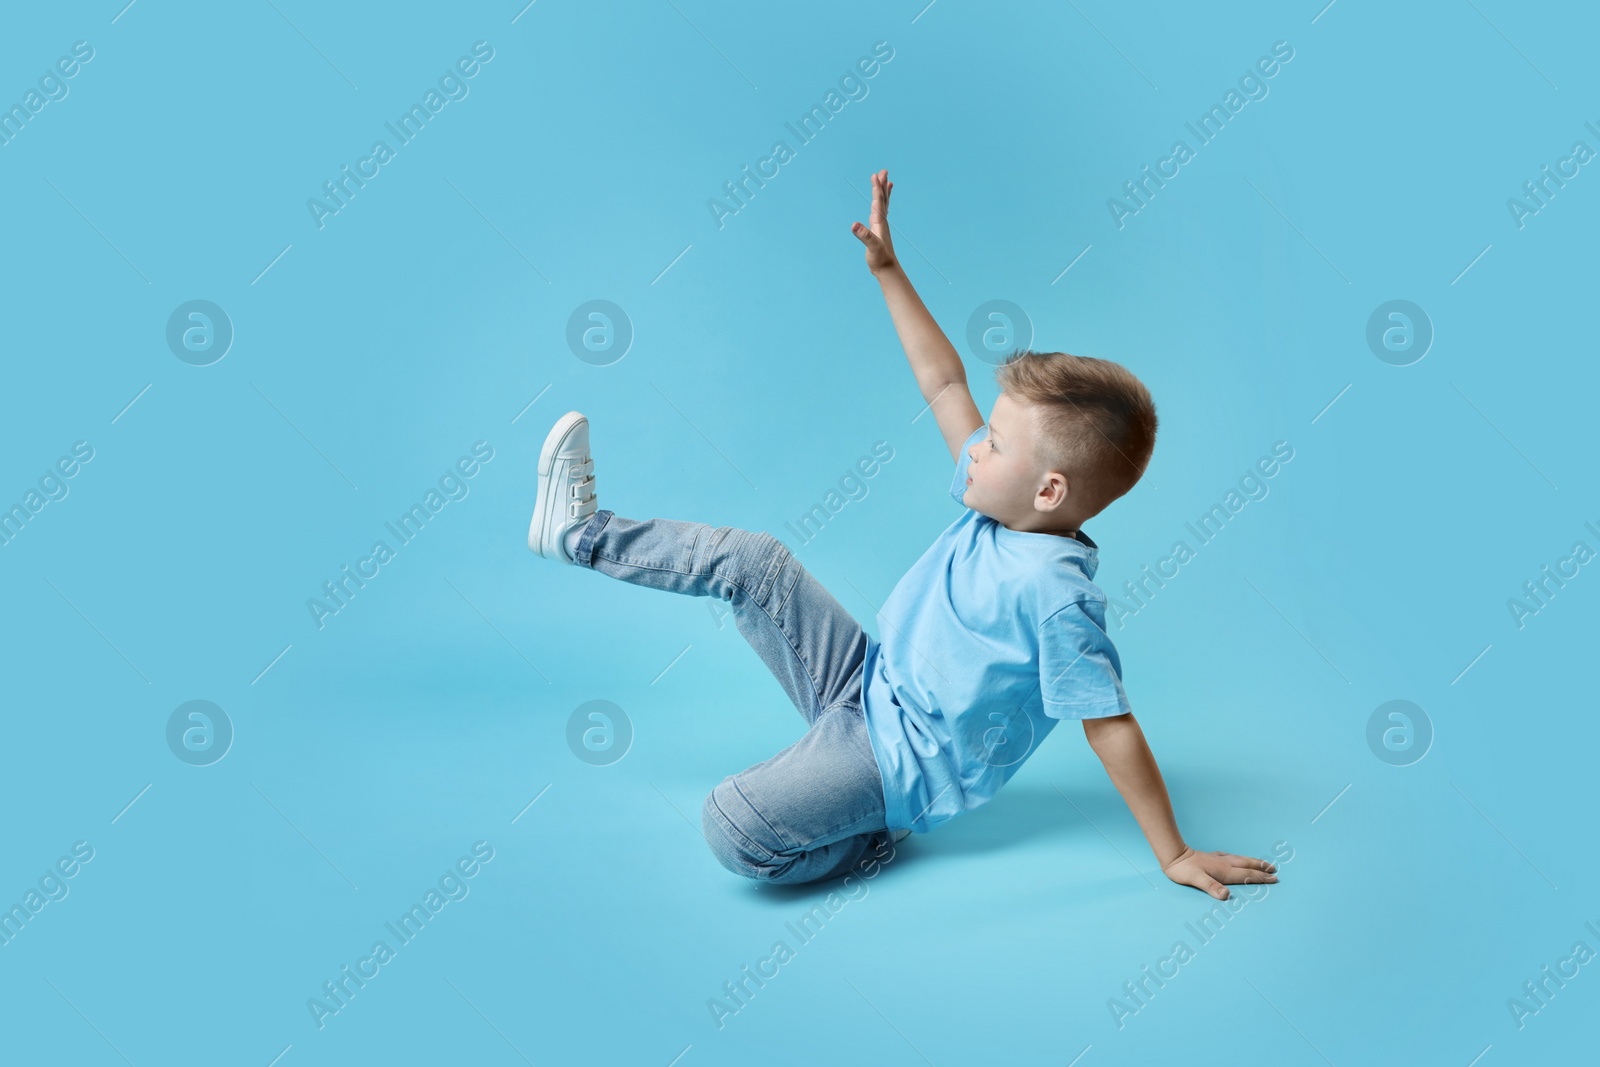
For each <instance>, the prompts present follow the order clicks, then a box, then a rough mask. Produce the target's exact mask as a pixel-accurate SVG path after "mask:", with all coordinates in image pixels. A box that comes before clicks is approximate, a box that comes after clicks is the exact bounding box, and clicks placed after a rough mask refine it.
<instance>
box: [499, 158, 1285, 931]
mask: <svg viewBox="0 0 1600 1067" xmlns="http://www.w3.org/2000/svg"><path fill="white" fill-rule="evenodd" d="M893 187H894V186H893V183H892V182H890V181H889V180H888V171H887V170H883V171H879V172H878V173H877V174H875V175H873V177H872V214H871V225H870V226H862V225H861V224H860V223H859V222H858V223H855V224H853V226H852V227H851V232H853V233H854V234H855V235H856V237H857V238H858V239H860V241H861V242H862V244H863V245H865V246H866V260H867V266H868V268H869V269H870V270H871V271H872V273H873V275H874V276H875V277H876V278H877V279H878V282H879V284H880V285H881V286H882V288H883V294H884V299H885V301H886V302H887V304H888V307H889V312H890V315H891V317H892V319H893V321H894V326H895V330H896V332H897V333H898V334H899V337H900V343H901V345H902V346H903V347H904V349H905V352H906V357H907V359H908V360H909V361H910V363H911V369H912V372H913V374H914V375H915V377H916V379H917V385H918V386H919V388H920V389H921V391H922V396H923V399H925V400H927V401H928V404H929V406H930V407H931V408H932V410H933V413H934V417H935V419H936V421H937V422H938V425H939V430H940V432H941V433H942V434H943V436H944V439H945V443H946V444H947V445H948V446H949V448H950V452H951V455H952V456H953V457H954V458H955V460H956V473H955V479H954V482H953V484H952V485H951V488H950V491H951V495H952V496H954V497H955V498H956V499H957V500H959V501H960V502H962V503H963V504H965V505H966V508H965V510H964V511H963V514H962V515H961V517H960V518H958V519H956V520H955V522H953V523H952V524H951V525H950V526H949V527H948V528H947V529H946V530H945V531H944V533H943V534H941V535H940V536H939V538H938V539H937V540H936V541H935V542H934V543H933V545H932V546H931V547H930V548H929V549H928V550H927V552H925V553H924V554H923V556H922V558H921V559H919V560H918V561H917V562H916V563H915V564H914V565H913V566H912V568H911V570H910V571H909V572H907V573H906V575H905V576H904V577H903V578H902V579H901V580H900V582H899V584H898V585H896V586H895V589H894V591H893V592H892V593H891V594H890V596H889V599H888V600H887V601H886V602H885V603H884V606H883V609H882V610H881V611H880V612H879V613H878V616H877V618H878V623H879V632H880V634H881V642H882V643H881V644H880V642H879V641H878V640H875V639H873V638H872V636H871V635H869V634H868V633H866V631H865V630H863V629H862V627H861V625H860V623H858V622H856V620H855V619H854V618H852V617H851V616H850V614H849V613H848V612H847V611H845V609H844V608H843V607H842V606H841V605H840V604H839V602H838V601H836V600H835V599H834V598H833V597H832V595H830V594H829V593H828V591H827V590H826V589H824V588H823V587H822V585H821V584H820V583H819V582H817V580H816V579H815V578H813V577H812V576H811V575H810V573H809V572H807V571H806V570H805V568H803V567H802V566H801V565H800V564H799V562H798V561H796V560H795V559H794V557H793V556H792V555H791V554H790V553H789V551H788V550H787V549H786V548H785V547H784V545H783V544H782V543H781V542H779V541H778V540H777V539H776V538H775V537H773V536H772V535H770V534H767V533H752V532H750V531H747V530H738V529H733V528H730V527H726V526H724V527H712V526H708V525H706V524H703V523H691V522H680V521H676V520H671V519H650V520H646V521H642V522H639V521H634V520H631V519H624V518H620V517H618V516H617V515H615V514H614V513H613V512H610V511H606V510H603V509H600V508H599V507H598V505H597V496H596V493H595V488H594V486H595V479H594V460H593V458H592V456H591V455H590V450H589V432H588V420H587V419H585V418H584V416H582V415H581V414H579V413H578V412H575V411H574V412H569V413H567V414H566V415H564V416H562V418H561V419H560V420H559V421H558V422H557V423H556V425H555V427H554V428H553V429H552V430H551V431H550V434H549V436H548V437H547V438H546V440H545V444H544V448H543V450H542V451H541V453H540V456H539V487H538V494H537V497H536V500H535V505H534V516H533V522H532V524H531V525H530V527H529V531H528V546H529V547H530V548H532V549H533V550H534V551H535V552H537V553H539V554H540V555H542V556H545V557H548V558H551V559H556V560H559V561H561V562H565V563H577V564H579V565H581V566H586V567H590V568H592V569H594V570H597V571H601V572H603V573H605V574H609V575H611V576H612V577H614V578H620V579H622V580H623V581H627V582H632V583H633V584H636V585H643V586H647V587H650V588H655V589H666V590H671V591H673V592H678V593H685V594H688V595H690V596H715V597H719V598H720V599H723V600H726V601H728V602H729V604H730V606H731V609H732V612H733V616H734V620H735V623H736V624H737V626H738V629H739V632H740V633H741V634H743V635H744V637H745V639H746V640H747V641H749V643H750V645H751V646H752V647H753V648H754V649H755V650H756V652H757V653H758V654H759V655H760V656H761V658H762V659H763V660H764V661H765V662H766V664H767V666H768V668H769V669H771V671H772V673H773V675H774V676H775V677H776V678H777V679H778V682H779V683H780V684H781V685H782V686H783V688H784V689H785V691H786V692H787V693H788V695H789V697H790V699H791V700H792V701H793V702H794V704H795V707H796V708H797V709H798V710H799V711H800V714H801V715H802V716H803V717H804V718H805V720H806V722H807V724H808V725H809V729H808V730H807V732H806V734H805V735H804V736H803V737H802V738H801V739H800V740H799V741H796V742H795V743H794V744H793V745H790V746H789V747H788V748H786V749H784V750H783V751H782V752H780V753H778V754H777V755H776V756H773V757H772V758H771V759H769V760H766V761H764V762H762V763H758V764H755V765H754V766H752V767H749V768H747V769H746V770H744V771H741V772H740V773H738V774H735V775H730V776H728V777H727V778H724V779H723V780H722V782H721V783H719V784H718V785H717V787H716V788H715V789H713V790H712V791H711V793H710V795H709V796H707V797H706V800H705V803H704V805H703V806H702V809H701V825H702V829H703V831H704V833H705V836H706V841H707V843H708V844H709V845H710V846H711V849H712V852H713V853H714V854H715V855H716V857H717V859H718V860H719V861H720V862H721V863H722V864H723V866H725V867H727V868H728V869H729V870H731V871H734V872H735V873H738V874H743V875H745V876H747V877H750V878H754V879H759V880H762V881H768V882H778V883H800V882H813V881H819V880H822V879H825V878H831V877H834V876H835V875H839V874H843V873H845V872H846V871H848V870H849V869H850V868H851V867H852V866H854V865H856V864H857V861H858V860H859V861H861V866H862V867H863V869H865V868H866V867H867V866H868V865H870V864H871V863H872V862H873V860H871V859H862V857H863V856H864V855H865V853H866V852H867V851H868V850H869V849H870V850H873V851H874V852H875V854H877V855H878V856H880V857H881V856H882V851H881V850H882V849H883V848H885V847H888V846H890V842H892V841H899V840H901V839H903V838H904V837H905V836H906V835H907V834H909V833H911V832H913V831H916V832H920V833H926V832H927V831H929V830H931V829H933V828H934V827H935V826H938V825H939V824H941V823H944V822H947V821H949V820H950V819H953V818H955V817H956V816H958V815H960V814H962V813H963V812H966V811H970V810H972V809H973V808H976V807H978V806H980V805H982V804H984V803H986V802H987V801H988V800H989V799H990V798H991V797H993V796H994V794H995V793H996V792H997V791H998V790H999V789H1000V787H1001V786H1003V785H1004V784H1005V783H1006V781H1008V780H1009V779H1010V778H1011V776H1012V775H1013V774H1014V773H1015V772H1016V769H1017V768H1018V767H1019V766H1021V764H1022V762H1023V760H1024V759H1026V758H1027V756H1029V755H1031V754H1032V752H1033V751H1034V750H1035V749H1036V748H1037V742H1039V741H1042V740H1043V738H1044V736H1045V735H1046V734H1047V733H1049V731H1050V730H1051V729H1052V728H1053V727H1054V725H1055V723H1056V721H1058V720H1060V719H1080V720H1082V722H1083V728H1084V734H1085V735H1086V737H1087V738H1088V741H1089V744H1090V746H1091V747H1092V748H1093V749H1094V751H1095V753H1096V755H1098V756H1099V757H1100V760H1101V762H1102V763H1103V764H1104V765H1105V768H1106V771H1107V773H1108V774H1109V775H1110V777H1111V780H1112V782H1113V784H1115V786H1116V787H1117V790H1118V791H1119V792H1120V793H1121V794H1122V797H1123V799H1124V800H1125V801H1126V802H1127V804H1128V807H1129V809H1130V810H1131V811H1132V813H1133V815H1134V817H1135V818H1136V819H1137V820H1138V822H1139V826H1140V828H1141V829H1142V830H1143V831H1144V834H1145V837H1146V838H1147V839H1148V840H1149V842H1150V847H1151V849H1152V850H1153V851H1154V852H1155V855H1156V858H1157V860H1158V861H1159V862H1160V864H1161V869H1162V870H1163V871H1164V872H1165V873H1166V875H1167V877H1168V878H1170V879H1171V880H1172V881H1174V882H1177V883H1179V884H1181V885H1189V886H1194V887H1195V888H1198V889H1202V890H1204V891H1206V892H1207V893H1209V894H1211V895H1212V896H1214V897H1216V898H1217V899H1219V900H1226V899H1228V890H1227V888H1226V884H1238V883H1247V882H1276V881H1277V880H1278V879H1277V874H1276V870H1277V868H1276V867H1275V866H1274V865H1273V864H1271V863H1268V862H1267V861H1265V860H1260V859H1255V858H1253V857H1248V856H1237V855H1234V854H1232V853H1227V852H1196V851H1195V850H1193V849H1192V848H1189V847H1188V846H1187V845H1186V844H1185V843H1184V841H1183V838H1182V836H1181V835H1180V834H1179V833H1178V827H1177V824H1176V822H1175V821H1174V819H1173V815H1172V808H1171V804H1170V802H1169V801H1168V798H1167V792H1166V787H1165V785H1164V784H1163V782H1162V780H1161V772H1160V771H1159V770H1158V769H1157V767H1156V763H1155V760H1154V758H1153V757H1152V756H1151V754H1150V749H1149V747H1148V746H1147V745H1146V744H1145V740H1144V734H1143V733H1142V731H1141V730H1140V729H1139V724H1138V723H1137V722H1136V721H1135V720H1134V717H1133V712H1132V709H1131V708H1130V707H1129V705H1128V698H1127V696H1126V694H1125V693H1124V692H1123V690H1122V677H1121V675H1122V667H1121V662H1120V660H1119V658H1118V656H1117V651H1116V649H1115V648H1114V647H1113V646H1112V643H1111V640H1110V638H1109V637H1108V636H1107V635H1106V632H1105V595H1104V594H1103V593H1102V592H1101V591H1100V590H1099V588H1098V587H1097V586H1095V585H1094V583H1093V578H1094V574H1095V570H1096V568H1097V566H1098V546H1097V545H1096V544H1095V543H1094V541H1093V540H1091V539H1090V538H1089V536H1088V535H1087V534H1085V533H1084V532H1083V531H1082V530H1081V529H1080V526H1081V525H1082V523H1083V522H1084V521H1086V520H1088V519H1089V518H1092V517H1093V516H1094V515H1096V514H1098V513H1099V512H1100V511H1101V510H1102V509H1104V508H1105V506H1106V505H1107V504H1109V503H1110V502H1111V501H1113V500H1115V499H1116V498H1117V497H1119V496H1121V495H1123V494H1124V493H1126V492H1127V491H1128V490H1129V489H1131V488H1132V487H1133V485H1134V483H1135V482H1137V481H1138V480H1139V478H1140V477H1141V476H1142V475H1143V474H1144V470H1145V467H1146V465H1147V464H1148V463H1149V459H1150V454H1151V451H1152V450H1153V448H1154V445H1155V433H1156V413H1155V406H1154V404H1153V403H1152V402H1151V400H1150V395H1149V393H1148V391H1147V390H1146V389H1145V387H1144V385H1143V384H1142V383H1141V382H1140V381H1139V380H1138V379H1137V378H1135V377H1134V376H1133V375H1132V374H1130V373H1129V372H1128V371H1127V370H1125V369H1124V368H1122V367H1121V366H1119V365H1117V364H1115V363H1110V362H1108V361H1105V360H1098V359H1089V358H1084V357H1078V356H1070V355H1065V354H1063V353H1044V354H1039V353H1032V352H1022V353H1018V354H1014V355H1013V356H1012V357H1011V359H1009V360H1008V361H1007V362H1006V363H1005V364H1004V365H1003V366H1001V367H1000V368H999V371H998V372H997V378H998V380H999V382H1000V385H1001V394H1000V397H999V399H997V400H996V401H995V405H994V409H993V411H992V413H991V414H990V418H989V422H988V423H987V424H985V422H984V420H983V417H982V415H981V414H980V413H979V412H978V408H977V405H976V404H974V403H973V400H972V394H971V393H970V392H969V391H968V389H967V382H966V372H965V369H964V368H963V366H962V363H961V359H960V357H959V356H958V355H957V354H956V351H955V349H954V348H953V347H951V345H950V342H949V340H948V339H946V337H945V336H944V334H943V333H942V332H941V331H940V329H939V327H938V324H937V323H935V322H934V320H933V317H932V316H931V315H930V314H929V313H928V311H927V309H926V308H925V307H924V306H923V304H922V301H921V300H920V299H919V298H918V296H917V294H916V291H915V290H914V289H913V288H912V286H911V282H910V281H909V280H908V279H907V277H906V275H905V272H904V271H903V270H902V269H901V266H900V264H899V261H898V260H897V259H896V258H895V254H894V246H893V244H892V242H891V240H890V237H889V226H888V208H889V193H890V191H891V190H892V189H893ZM891 855H892V853H891Z"/></svg>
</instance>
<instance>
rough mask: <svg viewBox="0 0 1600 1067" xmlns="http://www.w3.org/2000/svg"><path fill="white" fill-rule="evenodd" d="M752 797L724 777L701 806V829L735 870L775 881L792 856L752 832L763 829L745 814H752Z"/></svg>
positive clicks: (720, 860) (717, 853) (714, 852)
mask: <svg viewBox="0 0 1600 1067" xmlns="http://www.w3.org/2000/svg"><path fill="white" fill-rule="evenodd" d="M751 811H752V809H750V805H749V801H747V800H746V799H745V798H744V795H743V794H742V793H740V792H739V789H738V787H737V786H736V785H734V782H733V778H732V777H731V776H730V777H727V778H724V779H723V780H722V781H721V782H720V783H718V785H717V787H716V788H715V789H713V790H712V791H711V792H710V793H708V794H706V799H705V802H704V803H703V804H701V806H700V832H701V833H702V834H703V835H704V836H705V839H706V844H707V845H709V846H710V847H711V854H712V855H714V856H715V857H716V858H717V862H718V863H720V864H722V865H723V866H724V867H726V868H727V869H728V870H730V871H732V872H733V873H734V874H738V875H743V876H744V877H746V878H751V879H755V880H758V881H772V880H773V879H774V878H775V877H779V876H781V875H782V873H783V872H784V871H786V870H787V869H788V868H789V867H790V866H791V865H792V862H793V861H792V860H789V861H787V862H786V861H784V860H783V859H781V858H779V857H776V856H775V855H774V854H773V852H772V851H771V850H770V849H768V848H767V847H766V846H765V845H762V844H759V843H757V842H756V841H755V840H754V839H752V838H751V837H750V836H749V835H750V834H752V833H756V834H758V833H760V832H761V831H760V830H758V829H756V828H755V827H749V826H747V825H746V823H747V820H746V818H745V817H744V816H746V815H748V814H750V813H751Z"/></svg>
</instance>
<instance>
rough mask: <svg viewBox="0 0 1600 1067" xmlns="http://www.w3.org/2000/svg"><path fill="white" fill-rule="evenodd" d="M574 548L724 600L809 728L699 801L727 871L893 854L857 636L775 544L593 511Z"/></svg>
mask: <svg viewBox="0 0 1600 1067" xmlns="http://www.w3.org/2000/svg"><path fill="white" fill-rule="evenodd" d="M574 555H575V557H576V559H575V562H576V563H577V564H578V565H579V566H583V567H589V568H591V569H593V570H597V571H600V572H601V573H603V574H609V575H610V576H611V577H613V578H620V579H622V580H623V581H625V582H631V583H633V584H634V585H642V586H646V587H648V588H651V589H664V590H667V591H669V592H673V593H684V594H686V595H688V596H714V597H717V598H718V599H719V600H725V601H727V602H728V604H729V605H730V607H731V610H732V612H733V617H734V621H735V623H736V624H737V626H738V629H739V632H740V633H741V634H743V635H744V638H745V640H746V641H748V642H749V643H750V647H752V648H754V649H755V650H756V653H757V655H759V656H760V657H761V658H762V660H763V661H765V663H766V665H767V668H768V669H769V670H771V671H772V673H773V676H774V677H776V678H777V679H778V684H780V685H781V686H783V689H784V691H785V692H786V693H788V694H789V699H790V700H792V701H793V702H794V706H795V708H796V709H798V710H799V712H800V714H801V716H802V717H804V719H805V720H806V722H807V724H809V727H810V728H809V729H808V730H807V731H806V733H805V736H803V737H801V738H800V740H798V741H796V742H795V743H794V744H792V745H790V746H789V747H788V748H786V749H784V750H783V751H782V752H779V753H778V754H777V755H776V756H773V757H772V758H771V759H769V760H765V761H763V762H761V763H757V764H755V765H754V766H752V767H747V768H745V769H744V770H742V771H740V772H739V773H738V774H733V775H729V776H728V777H726V778H724V779H723V780H722V781H721V782H720V783H719V784H718V785H717V787H716V788H715V789H713V790H712V791H711V793H710V795H709V796H707V797H706V799H705V803H704V804H703V805H702V806H701V812H700V824H701V830H702V832H703V833H704V834H705V838H706V843H707V844H709V845H710V846H711V851H712V852H713V853H714V854H715V855H716V857H717V860H718V861H719V862H721V864H722V865H723V866H724V867H726V868H728V869H729V870H730V871H733V872H734V873H736V874H742V875H744V876H745V877H747V878H754V879H757V880H759V881H764V882H776V883H788V884H794V883H801V882H816V881H821V880H823V879H826V878H832V877H834V876H836V875H841V874H844V873H846V872H847V871H848V870H849V869H850V868H851V867H852V866H853V865H855V864H856V863H857V862H858V861H862V862H864V863H865V864H872V863H875V862H877V859H884V858H886V857H885V855H884V854H885V853H889V855H892V852H891V851H890V849H889V838H888V836H887V834H886V830H885V827H886V825H887V824H886V822H885V812H884V802H883V779H882V776H881V775H880V774H879V772H878V763H877V759H876V758H875V757H874V756H873V754H872V742H871V740H870V738H869V737H868V736H867V728H866V720H865V719H864V718H863V715H862V710H861V680H862V669H863V666H864V664H865V660H866V651H867V635H866V632H865V631H864V630H862V628H861V624H860V623H858V622H857V621H856V620H855V619H854V618H853V617H852V616H851V615H850V613H849V612H848V611H846V610H845V609H844V607H843V605H841V604H840V603H839V602H838V601H837V600H835V599H834V598H833V595H832V594H831V593H829V592H828V591H827V590H826V589H824V588H823V587H822V583H820V582H818V581H817V580H816V578H814V577H812V576H811V574H810V573H809V572H808V571H807V570H806V569H805V568H804V567H803V566H801V565H800V562H799V561H798V560H796V559H795V558H794V556H793V555H791V554H790V552H789V550H788V549H787V548H786V547H785V546H784V544H783V542H781V541H779V540H778V539H777V538H776V537H773V536H772V535H771V534H768V533H755V532H751V531H749V530H739V529H735V528H733V527H730V526H718V527H713V526H708V525H706V524H705V523H698V522H680V521H678V520H675V519H647V520H644V521H642V522H641V521H635V520H633V519H624V518H620V517H618V516H617V515H615V514H614V513H612V512H610V511H606V510H603V509H602V510H599V511H596V512H595V513H594V514H593V515H591V516H590V517H589V521H588V522H587V523H585V524H584V526H583V532H582V533H581V534H580V535H579V537H578V544H577V548H576V549H575V550H574ZM869 850H872V851H873V852H874V855H875V856H876V857H877V859H873V858H870V857H867V856H866V854H867V853H868V851H869Z"/></svg>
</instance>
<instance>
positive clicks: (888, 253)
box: [850, 170, 897, 274]
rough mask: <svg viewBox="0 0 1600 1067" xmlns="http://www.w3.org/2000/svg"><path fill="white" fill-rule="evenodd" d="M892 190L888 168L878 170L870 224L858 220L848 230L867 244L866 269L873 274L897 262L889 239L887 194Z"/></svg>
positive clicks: (892, 185)
mask: <svg viewBox="0 0 1600 1067" xmlns="http://www.w3.org/2000/svg"><path fill="white" fill-rule="evenodd" d="M893 191H894V182H892V181H890V180H889V172H888V170H880V171H879V172H878V173H876V174H874V175H873V176H872V215H871V225H870V226H863V225H861V223H859V222H852V223H851V224H850V232H851V233H853V234H855V235H856V237H858V238H860V240H861V243H862V244H864V245H866V246H867V269H868V270H870V271H872V273H874V274H876V273H878V272H879V271H880V270H884V269H886V268H888V267H892V266H894V265H895V263H896V262H897V260H896V259H895V255H894V242H893V241H891V240H890V239H889V194H890V193H891V192H893Z"/></svg>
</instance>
